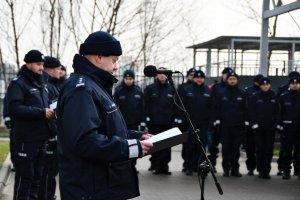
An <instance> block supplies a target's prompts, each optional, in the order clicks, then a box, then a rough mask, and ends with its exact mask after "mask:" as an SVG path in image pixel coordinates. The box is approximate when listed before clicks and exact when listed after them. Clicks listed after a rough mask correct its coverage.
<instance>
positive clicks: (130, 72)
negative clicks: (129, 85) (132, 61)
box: [123, 69, 135, 79]
mask: <svg viewBox="0 0 300 200" xmlns="http://www.w3.org/2000/svg"><path fill="white" fill-rule="evenodd" d="M126 77H131V78H133V79H134V77H135V75H134V71H132V70H130V69H127V70H126V71H125V72H124V74H123V78H126Z"/></svg>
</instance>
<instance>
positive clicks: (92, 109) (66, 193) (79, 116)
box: [57, 31, 153, 200]
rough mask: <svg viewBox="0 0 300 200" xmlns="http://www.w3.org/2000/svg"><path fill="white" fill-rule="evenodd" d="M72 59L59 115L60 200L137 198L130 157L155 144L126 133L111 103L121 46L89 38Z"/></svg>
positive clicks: (103, 37) (99, 36) (97, 35)
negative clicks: (72, 69) (72, 71)
mask: <svg viewBox="0 0 300 200" xmlns="http://www.w3.org/2000/svg"><path fill="white" fill-rule="evenodd" d="M79 53H80V55H78V54H76V55H75V56H74V59H73V68H74V73H73V74H71V76H70V78H69V79H68V80H67V81H66V83H65V84H64V86H63V88H62V91H61V94H60V97H59V100H58V108H57V115H58V121H59V127H60V131H59V134H58V144H57V145H58V157H59V177H60V179H59V180H60V192H61V199H62V200H87V199H97V200H101V199H103V200H104V199H130V198H134V197H136V196H139V188H138V179H137V175H136V173H135V172H134V171H133V170H132V166H131V162H130V159H131V158H137V157H142V156H143V155H145V154H146V153H147V152H148V151H149V150H150V148H151V147H152V146H153V145H152V144H151V143H149V142H147V141H142V140H143V139H146V138H149V137H150V135H147V134H143V133H142V132H137V131H128V130H127V128H126V124H125V122H124V119H123V117H122V115H121V113H120V111H119V109H118V107H117V106H116V104H115V103H114V102H113V99H112V90H111V89H112V86H113V84H114V83H115V82H116V81H117V80H116V78H115V77H114V76H113V73H114V72H115V71H116V70H117V69H118V65H117V61H118V59H119V56H120V55H121V54H122V48H121V44H120V42H119V41H118V40H116V39H115V38H114V37H113V36H111V35H110V34H108V33H106V32H102V31H98V32H94V33H92V34H90V35H89V36H88V38H87V39H86V40H85V41H84V43H83V44H81V46H80V50H79Z"/></svg>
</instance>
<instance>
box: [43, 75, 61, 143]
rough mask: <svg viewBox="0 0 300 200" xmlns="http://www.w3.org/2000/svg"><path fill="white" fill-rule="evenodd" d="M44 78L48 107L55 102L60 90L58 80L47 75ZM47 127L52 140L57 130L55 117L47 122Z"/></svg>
mask: <svg viewBox="0 0 300 200" xmlns="http://www.w3.org/2000/svg"><path fill="white" fill-rule="evenodd" d="M46 76H47V79H48V81H47V90H48V102H49V105H50V104H52V103H55V102H57V100H58V96H59V93H60V90H61V88H60V83H59V80H58V79H56V78H53V77H51V76H49V75H46ZM48 125H49V129H50V137H51V138H53V137H55V136H57V134H58V128H57V119H56V116H55V117H54V118H52V119H49V120H48Z"/></svg>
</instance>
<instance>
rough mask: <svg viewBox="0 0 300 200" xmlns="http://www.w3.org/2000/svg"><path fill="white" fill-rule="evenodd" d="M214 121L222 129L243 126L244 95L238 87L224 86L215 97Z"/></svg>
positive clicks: (244, 111)
mask: <svg viewBox="0 0 300 200" xmlns="http://www.w3.org/2000/svg"><path fill="white" fill-rule="evenodd" d="M214 104H215V105H214V111H213V116H214V121H220V122H221V125H222V126H224V127H233V126H244V124H245V116H246V94H245V91H244V90H242V89H240V88H239V87H238V86H234V87H231V86H226V87H225V88H224V89H223V90H221V91H220V92H219V94H217V95H216V99H215V102H214Z"/></svg>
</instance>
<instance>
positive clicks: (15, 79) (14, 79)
mask: <svg viewBox="0 0 300 200" xmlns="http://www.w3.org/2000/svg"><path fill="white" fill-rule="evenodd" d="M19 78H20V76H16V77H15V78H13V79H12V81H17V80H18V79H19Z"/></svg>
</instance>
